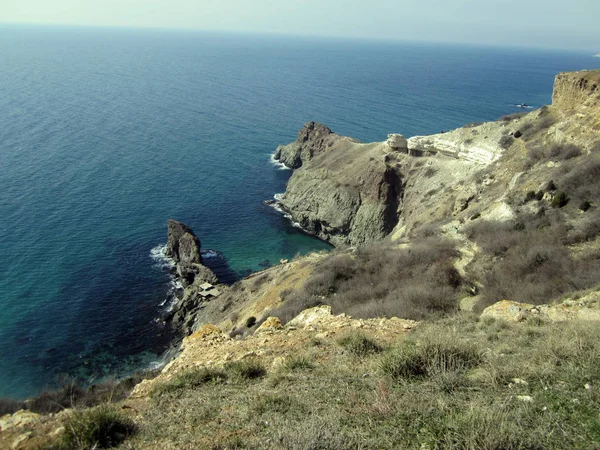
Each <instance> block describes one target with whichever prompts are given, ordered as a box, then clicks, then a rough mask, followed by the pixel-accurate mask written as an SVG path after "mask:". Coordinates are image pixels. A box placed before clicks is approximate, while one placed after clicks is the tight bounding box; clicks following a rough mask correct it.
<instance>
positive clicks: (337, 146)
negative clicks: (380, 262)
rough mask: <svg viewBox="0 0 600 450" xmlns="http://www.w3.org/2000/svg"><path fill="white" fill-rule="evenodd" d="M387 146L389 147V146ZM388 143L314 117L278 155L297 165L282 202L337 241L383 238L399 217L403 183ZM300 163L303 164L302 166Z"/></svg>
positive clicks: (311, 228) (306, 225)
mask: <svg viewBox="0 0 600 450" xmlns="http://www.w3.org/2000/svg"><path fill="white" fill-rule="evenodd" d="M384 147H385V148H384ZM389 151H390V148H389V146H387V144H385V143H376V144H361V143H359V142H357V141H356V140H353V139H350V138H347V137H341V136H338V135H337V134H335V133H332V132H331V130H329V128H327V127H325V126H324V125H321V124H316V123H314V122H311V123H309V124H307V125H305V126H304V127H303V128H302V130H300V133H299V136H298V139H297V140H296V142H294V143H292V144H290V145H287V146H283V147H281V146H280V147H279V148H278V150H277V153H276V157H277V158H278V159H279V160H280V161H282V162H284V163H285V164H286V165H288V166H289V167H291V168H297V169H298V170H295V171H294V174H293V175H292V177H291V178H290V180H289V182H288V185H287V188H286V192H285V194H284V195H283V196H282V197H281V199H280V205H281V207H282V208H283V209H284V210H285V211H286V212H288V213H289V214H290V215H291V217H292V220H293V221H294V222H297V223H298V224H299V225H300V226H301V227H302V228H303V229H304V230H306V231H307V232H309V233H311V234H314V235H315V236H318V237H320V238H321V239H323V240H326V241H329V242H331V243H332V244H334V245H339V244H358V243H361V242H365V241H371V240H376V239H381V238H383V237H385V236H386V235H387V234H389V233H390V232H391V230H392V229H393V228H394V226H395V225H396V224H397V222H398V208H399V206H400V203H401V201H402V192H403V185H402V180H401V178H400V176H399V174H398V173H397V171H396V169H395V168H394V167H392V166H391V165H389V164H388V163H387V162H386V161H385V154H386V152H389ZM299 167H300V168H299Z"/></svg>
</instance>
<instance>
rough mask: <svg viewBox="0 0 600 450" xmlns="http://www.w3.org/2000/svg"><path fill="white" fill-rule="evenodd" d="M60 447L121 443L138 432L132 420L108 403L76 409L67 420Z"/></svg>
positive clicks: (84, 446)
mask: <svg viewBox="0 0 600 450" xmlns="http://www.w3.org/2000/svg"><path fill="white" fill-rule="evenodd" d="M64 427H65V431H64V433H63V435H62V438H61V442H60V444H59V447H58V448H59V449H64V450H67V449H69V450H70V449H73V450H83V449H90V450H91V449H96V448H110V447H115V446H117V445H119V444H120V443H121V442H123V441H124V440H125V439H126V438H127V437H128V436H130V435H132V434H133V433H134V432H135V425H134V423H133V421H132V420H131V419H129V418H127V417H125V416H124V415H123V414H122V413H120V412H119V411H118V410H117V409H116V408H114V407H112V406H108V405H104V406H99V407H97V408H94V409H90V410H86V411H75V412H73V413H72V414H70V415H69V416H68V418H67V419H66V421H65V423H64Z"/></svg>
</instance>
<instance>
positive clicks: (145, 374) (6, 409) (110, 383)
mask: <svg viewBox="0 0 600 450" xmlns="http://www.w3.org/2000/svg"><path fill="white" fill-rule="evenodd" d="M159 373H160V370H142V371H138V372H135V373H134V374H132V375H130V376H128V377H126V378H123V379H121V380H110V379H109V380H105V381H102V382H100V383H95V384H92V385H89V386H84V385H82V384H79V382H78V380H75V379H63V380H62V381H60V384H62V387H61V388H60V389H52V390H48V391H44V392H41V393H40V394H39V395H37V396H35V397H32V398H30V399H27V400H26V401H25V402H16V401H14V400H10V399H0V415H2V414H9V413H10V414H12V413H14V412H16V411H18V410H19V409H27V410H29V411H33V412H36V413H39V414H50V413H56V412H60V411H62V410H64V409H67V408H75V407H92V406H97V405H101V404H104V403H114V402H119V401H121V400H124V399H126V398H127V397H128V396H129V394H130V393H131V391H132V389H133V388H134V387H135V385H136V384H138V383H139V382H140V381H142V380H145V379H150V378H154V377H156V376H157V375H158V374H159ZM15 408H16V409H15Z"/></svg>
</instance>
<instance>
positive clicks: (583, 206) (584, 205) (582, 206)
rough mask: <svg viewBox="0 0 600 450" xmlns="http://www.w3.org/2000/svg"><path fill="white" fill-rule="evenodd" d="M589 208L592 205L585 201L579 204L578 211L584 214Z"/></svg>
mask: <svg viewBox="0 0 600 450" xmlns="http://www.w3.org/2000/svg"><path fill="white" fill-rule="evenodd" d="M591 207H592V204H591V203H590V202H589V201H587V200H584V201H582V202H581V203H580V204H579V209H580V210H581V211H583V212H586V211H587V210H588V209H590V208H591Z"/></svg>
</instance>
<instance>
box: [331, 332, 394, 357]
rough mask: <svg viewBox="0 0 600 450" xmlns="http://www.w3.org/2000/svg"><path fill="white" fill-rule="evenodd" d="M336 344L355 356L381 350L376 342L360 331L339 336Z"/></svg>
mask: <svg viewBox="0 0 600 450" xmlns="http://www.w3.org/2000/svg"><path fill="white" fill-rule="evenodd" d="M338 344H340V345H341V346H342V347H344V348H345V349H346V350H348V351H349V352H350V353H352V354H354V355H356V356H366V355H370V354H373V353H379V352H381V351H382V350H383V348H382V347H381V346H380V345H379V344H377V342H375V341H374V340H373V339H371V338H369V337H367V336H365V335H364V334H362V333H360V332H355V333H351V334H347V335H346V336H343V337H341V338H340V339H339V340H338Z"/></svg>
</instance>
